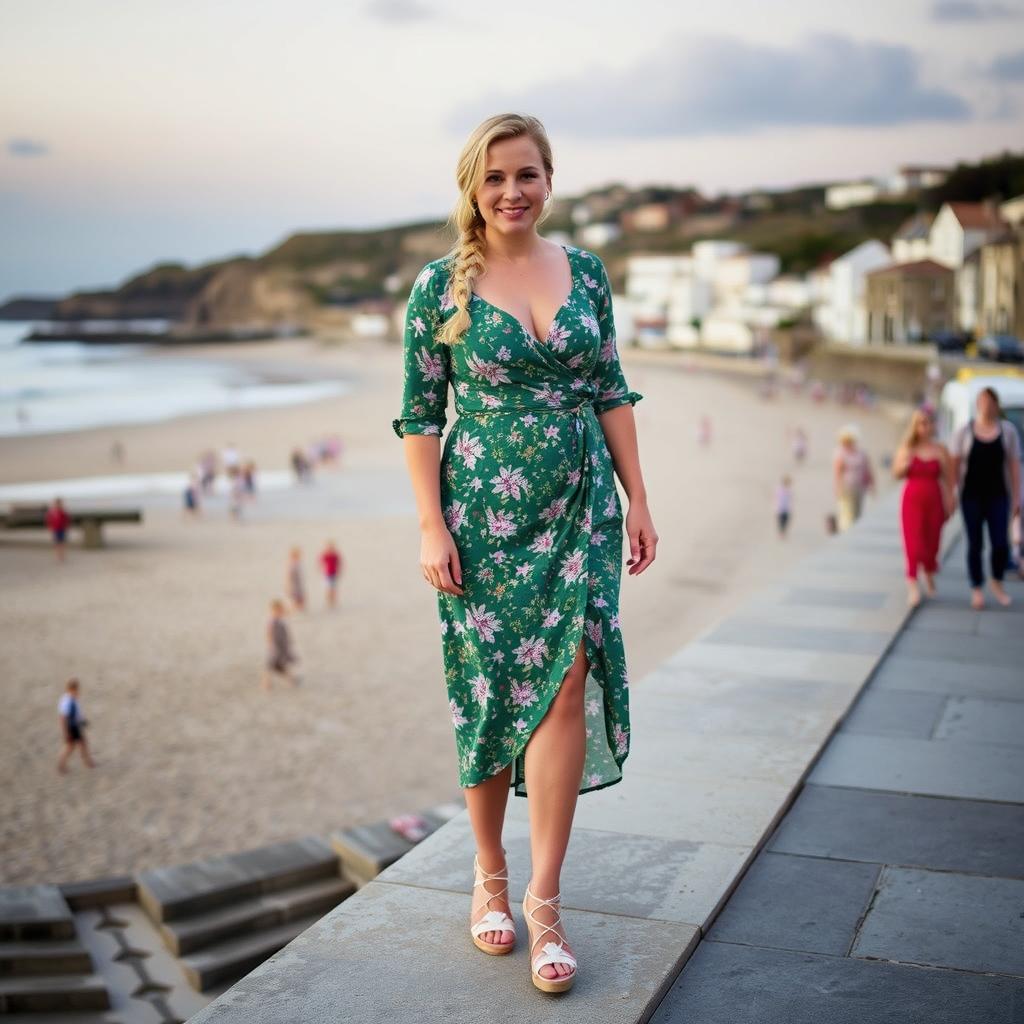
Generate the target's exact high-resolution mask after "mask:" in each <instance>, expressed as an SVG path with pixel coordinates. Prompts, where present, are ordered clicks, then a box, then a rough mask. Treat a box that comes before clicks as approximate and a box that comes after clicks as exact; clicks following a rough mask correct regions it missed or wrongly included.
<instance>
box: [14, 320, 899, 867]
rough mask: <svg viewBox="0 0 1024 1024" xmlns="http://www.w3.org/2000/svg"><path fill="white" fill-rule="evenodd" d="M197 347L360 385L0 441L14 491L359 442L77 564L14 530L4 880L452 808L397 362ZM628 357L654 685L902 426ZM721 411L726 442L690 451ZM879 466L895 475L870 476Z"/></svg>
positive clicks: (627, 581)
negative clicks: (323, 557) (278, 482)
mask: <svg viewBox="0 0 1024 1024" xmlns="http://www.w3.org/2000/svg"><path fill="white" fill-rule="evenodd" d="M188 354H190V355H194V356H196V357H197V358H217V359H222V358H229V359H238V360H246V361H248V362H249V363H253V364H258V365H260V366H262V367H264V368H266V367H277V368H280V369H283V370H287V369H289V368H301V370H302V372H303V373H305V374H307V375H308V374H313V375H315V374H318V373H320V374H330V375H338V374H340V375H342V376H345V377H348V378H349V379H350V380H352V382H353V384H354V391H353V392H352V393H351V394H347V395H343V396H338V397H335V398H330V399H326V400H322V401H318V402H314V403H308V404H304V405H298V406H292V407H286V408H276V409H273V410H243V411H231V412H220V413H214V414H206V415H200V416H191V417H183V418H179V419H176V420H173V421H167V422H164V423H156V424H149V425H142V426H133V427H130V428H104V429H94V430H87V431H80V432H75V433H67V434H54V435H46V436H37V437H27V438H23V439H4V440H0V483H12V482H20V481H29V480H46V479H58V478H65V477H80V476H86V475H94V474H95V475H107V474H110V473H112V472H132V473H135V472H151V471H153V472H156V471H174V470H184V469H188V468H190V467H191V466H192V464H193V463H194V461H195V458H196V456H197V454H198V453H199V451H200V450H202V449H203V448H205V447H208V446H211V445H212V446H215V447H217V448H218V449H219V448H220V447H221V446H222V445H223V444H225V443H226V442H228V441H232V442H234V443H235V444H236V445H237V446H238V447H239V449H240V450H241V451H242V452H244V453H245V454H247V455H251V456H252V457H254V458H255V459H256V461H257V463H258V464H259V465H260V466H261V467H262V468H264V469H275V470H282V469H284V468H286V466H287V458H288V453H289V451H290V450H291V448H292V447H293V446H294V445H295V444H296V443H304V442H307V441H309V440H311V439H312V438H313V437H316V436H318V435H320V434H324V433H332V432H337V433H338V434H340V435H341V437H342V438H343V440H344V443H345V454H344V458H343V463H342V466H341V468H339V469H338V470H337V471H328V470H324V471H323V472H322V473H321V474H320V476H319V478H318V481H317V482H316V483H315V484H314V485H313V486H311V487H300V486H295V487H291V488H289V489H287V490H284V491H280V492H274V493H268V494H265V495H263V496H261V497H260V498H259V500H258V501H257V502H256V503H255V504H254V506H253V507H252V508H251V509H248V510H247V512H246V515H245V520H244V521H243V522H241V523H236V522H232V521H230V519H229V517H228V515H227V511H226V508H225V504H224V502H223V500H221V499H217V500H215V501H212V502H211V503H210V505H209V507H208V508H207V509H206V510H205V513H204V516H203V517H202V519H201V520H199V521H196V522H188V521H185V520H184V519H183V516H182V513H181V511H180V509H179V507H178V503H177V501H176V500H173V499H168V498H163V499H157V498H154V499H149V500H147V501H146V502H144V507H145V521H144V524H143V525H142V526H141V527H140V526H134V527H133V526H123V527H115V528H112V529H109V530H108V537H109V546H108V547H106V548H105V549H102V550H99V551H84V550H82V549H80V548H79V547H78V546H77V544H76V545H73V546H72V547H71V548H70V550H69V557H68V560H67V562H66V563H65V564H63V565H58V564H56V563H55V560H54V559H53V557H52V553H51V551H50V550H49V548H48V545H47V542H46V540H45V538H44V537H42V536H41V535H35V536H29V535H23V536H12V535H7V536H4V535H0V576H2V580H3V587H2V590H0V639H2V644H0V700H2V706H3V709H4V713H3V715H2V716H0V776H2V778H3V779H4V786H3V789H2V792H0V852H2V856H0V879H2V881H3V882H6V883H15V882H39V881H51V882H65V881H72V880H79V879H87V878H94V877H98V876H102V875H112V874H119V873H127V872H131V871H133V870H136V869H140V868H145V867H150V866H157V865H164V864H171V863H177V862H180V861H186V860H192V859H195V858H198V857H202V856H208V855H214V854H219V853H228V852H231V851H235V850H239V849H244V848H247V847H252V846H257V845H260V844H263V843H268V842H272V841H275V840H280V839H289V838H295V837H298V836H302V835H307V834H310V833H318V834H327V833H329V832H330V831H331V830H333V829H336V828H339V827H342V826H345V825H350V824H357V823H362V822H368V821H375V820H378V819H380V818H382V817H385V816H388V815H391V814H396V813H400V812H403V811H408V810H415V809H418V808H421V807H425V806H429V805H431V804H434V803H438V802H441V801H446V800H450V799H453V798H454V799H458V798H459V797H460V795H461V791H460V790H459V788H458V783H457V775H456V770H455V745H454V738H453V734H452V725H451V720H450V717H449V713H448V706H447V696H446V694H445V692H444V689H443V677H442V673H441V648H440V639H439V635H438V626H437V610H436V598H435V594H434V592H433V591H432V590H431V589H429V587H428V586H427V584H426V583H424V581H423V579H422V577H421V575H420V572H419V567H418V550H419V536H418V530H417V527H416V521H415V515H414V506H413V502H412V496H411V492H410V490H409V487H408V482H407V478H406V476H405V468H404V459H403V449H402V443H401V441H399V439H398V438H397V437H396V436H395V435H394V433H393V432H392V429H391V422H390V421H391V418H392V417H393V416H395V415H397V411H398V402H399V394H400V386H401V365H400V350H399V348H398V347H397V346H393V345H392V346H389V345H385V344H381V343H377V342H359V343H351V344H348V345H343V346H337V347H326V346H323V345H321V344H319V343H318V342H316V341H314V340H305V339H296V340H289V341H280V342H273V343H265V344H245V345H238V346H231V347H223V346H221V347H213V348H209V347H203V348H196V349H195V350H193V351H192V352H190V353H188ZM154 358H156V359H159V358H161V356H160V354H156V355H154ZM623 365H624V368H625V371H626V375H627V379H628V380H629V383H630V386H631V387H632V388H633V389H634V390H637V391H640V392H641V393H642V394H644V396H645V398H644V400H643V401H642V402H640V403H639V404H638V405H637V406H636V410H635V412H636V419H637V427H638V432H639V438H640V452H641V460H642V463H643V466H644V470H645V476H646V479H647V486H648V491H649V500H650V504H651V507H652V511H653V515H654V519H655V524H656V526H657V528H658V531H659V533H660V535H661V544H660V554H659V557H658V559H657V561H656V562H655V563H654V565H652V566H651V567H650V569H649V570H648V571H647V572H646V573H644V574H642V575H641V576H639V577H629V576H627V575H625V574H624V576H623V585H622V598H621V609H622V621H623V633H624V637H625V641H626V645H627V652H628V659H629V669H630V675H631V679H632V682H633V685H642V681H643V676H644V675H645V674H646V673H648V672H649V671H651V670H652V669H653V668H655V667H656V666H657V665H658V663H659V662H660V661H662V660H663V659H664V658H666V657H667V656H668V655H670V654H671V653H672V652H674V651H675V650H676V649H678V648H679V647H680V646H682V645H683V644H685V643H686V642H687V641H688V640H690V639H692V638H693V637H694V636H695V635H696V634H697V633H699V632H700V631H701V630H702V629H704V628H705V627H707V626H708V625H709V624H711V623H712V622H714V621H715V620H717V619H718V618H720V617H721V616H722V615H724V614H726V613H727V612H728V611H729V610H730V609H731V608H733V607H735V606H736V605H737V604H738V603H739V602H740V601H741V600H742V598H743V597H744V595H746V594H747V593H749V592H750V590H751V589H753V588H755V587H757V586H758V585H760V584H762V583H765V582H768V581H770V580H771V579H773V578H775V577H777V576H778V575H779V574H780V573H781V572H782V571H784V570H785V569H786V567H787V566H788V565H789V564H790V563H791V562H792V561H793V560H795V559H797V558H799V557H800V556H801V555H802V554H804V553H806V552H808V551H810V550H812V549H813V548H815V547H817V546H818V545H820V544H823V543H826V542H827V538H826V536H825V533H824V528H823V522H824V517H825V514H826V513H827V512H828V511H830V510H831V503H832V502H831V485H830V477H829V461H830V456H831V450H832V444H833V438H834V436H835V432H836V430H837V429H838V427H839V426H840V425H841V424H843V423H845V422H847V421H849V420H851V419H852V420H854V421H856V422H857V423H859V425H860V426H861V429H862V432H863V437H864V442H865V447H866V448H867V450H868V451H869V452H870V453H871V454H872V456H873V457H875V458H876V460H877V459H878V458H879V457H881V456H882V455H885V454H888V453H889V452H890V451H891V450H892V448H893V447H894V445H895V443H896V440H897V438H898V435H899V431H900V429H901V427H902V424H901V423H900V422H898V417H896V416H893V415H892V414H891V411H890V412H887V411H884V410H875V411H870V412H865V411H861V410H857V411H853V410H851V409H849V408H844V407H841V406H839V405H838V404H835V403H831V402H830V403H825V404H823V405H816V404H814V403H812V402H811V401H810V400H809V399H807V398H804V397H786V398H782V397H780V398H777V399H775V400H766V399H763V398H761V397H759V396H758V393H757V390H756V387H755V385H754V382H753V381H752V380H751V379H749V378H747V377H745V376H744V375H743V374H736V373H732V374H717V373H711V372H707V371H703V370H696V369H693V368H689V369H687V368H685V367H683V366H682V361H681V360H680V358H679V356H678V355H677V354H673V353H656V352H634V351H627V352H624V353H623ZM737 368H739V366H738V364H737ZM705 412H707V413H710V414H711V415H712V416H713V422H714V436H713V441H712V444H711V445H710V446H709V447H708V448H701V447H700V446H699V445H698V444H697V440H696V436H697V420H698V417H699V416H700V415H701V414H702V413H705ZM797 423H800V424H802V425H803V426H804V427H805V428H806V429H807V430H808V432H809V434H810V439H811V442H810V453H809V456H808V459H807V461H806V462H805V464H803V465H801V466H797V465H796V464H795V463H794V461H793V458H792V456H791V454H790V448H789V437H788V433H787V432H788V431H789V430H790V429H791V428H792V426H793V425H795V424H797ZM115 439H119V440H120V441H121V442H122V444H123V445H124V447H125V452H126V459H125V462H124V464H123V465H121V466H115V465H114V464H113V463H112V461H111V457H110V448H111V444H112V442H113V441H114V440H115ZM785 471H789V472H791V473H792V474H793V477H794V491H795V498H794V514H793V521H792V524H791V532H790V536H789V538H788V540H786V541H780V540H779V539H778V538H777V537H776V535H775V524H774V516H773V509H772V500H773V491H774V487H775V484H776V482H777V480H778V478H779V476H780V474H781V473H783V472H785ZM878 477H879V482H880V485H881V487H883V488H885V487H887V486H891V483H890V482H889V481H888V480H887V478H886V474H885V473H884V471H882V470H881V469H879V472H878ZM111 503H112V504H122V505H123V504H137V502H132V501H118V502H111ZM90 504H93V503H92V502H90ZM327 538H333V539H334V540H335V541H336V542H337V543H338V545H339V546H340V548H341V550H342V552H343V555H344V557H345V559H346V567H345V572H344V576H343V578H342V585H341V600H340V605H339V607H338V608H337V609H336V610H334V611H330V610H328V609H326V608H325V607H324V600H323V592H322V587H321V586H320V581H319V579H318V576H317V573H316V565H315V561H314V556H315V554H316V553H317V552H318V551H319V550H320V548H321V546H322V544H323V542H324V541H325V540H326V539H327ZM292 545H299V546H301V547H302V549H303V552H304V556H305V565H306V575H307V583H308V590H309V593H310V599H311V605H310V608H309V610H307V611H305V612H301V613H295V614H293V615H291V616H290V618H289V623H290V625H291V628H292V630H293V634H294V638H295V643H296V647H297V650H298V652H299V653H300V655H301V657H302V665H301V669H302V672H303V681H302V684H301V686H299V687H298V688H297V689H289V688H286V687H285V686H282V685H277V686H275V688H274V689H273V690H272V691H271V692H270V693H264V692H262V691H261V690H260V688H259V680H260V673H261V666H262V661H263V630H264V624H265V617H266V607H267V603H268V601H269V600H270V598H272V597H274V596H276V595H282V594H283V592H284V575H285V564H286V556H287V552H288V549H289V548H290V547H291V546H292ZM893 572H894V573H898V572H901V567H900V566H899V565H897V564H894V565H893ZM70 675H76V676H78V677H79V679H80V680H81V681H82V687H83V689H82V706H83V710H84V712H85V714H86V715H87V717H88V719H89V720H90V723H91V724H90V727H89V736H90V739H91V742H92V747H93V753H94V756H95V758H96V760H97V765H98V766H97V767H96V769H94V770H92V771H89V770H87V769H86V768H85V767H84V766H83V765H82V763H81V761H80V760H78V759H77V757H76V759H74V760H73V761H72V762H71V771H70V773H69V774H68V775H65V776H59V775H58V774H57V772H56V769H55V764H56V756H57V753H58V750H59V745H60V743H59V723H58V716H57V710H56V706H57V701H58V698H59V696H60V694H61V691H62V689H63V683H64V681H65V680H66V678H67V677H68V676H70ZM633 742H634V743H642V742H643V737H642V735H634V737H633ZM625 770H626V771H627V772H628V771H629V762H628V760H627V762H626V766H625Z"/></svg>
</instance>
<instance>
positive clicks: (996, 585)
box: [988, 580, 1013, 608]
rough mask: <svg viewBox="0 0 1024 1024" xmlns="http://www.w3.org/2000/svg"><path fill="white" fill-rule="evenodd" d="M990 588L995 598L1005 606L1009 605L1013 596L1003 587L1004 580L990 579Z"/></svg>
mask: <svg viewBox="0 0 1024 1024" xmlns="http://www.w3.org/2000/svg"><path fill="white" fill-rule="evenodd" d="M988 589H989V590H991V591H992V593H993V595H994V596H995V599H996V600H997V601H998V602H999V603H1000V604H1001V605H1002V606H1003V607H1004V608H1006V607H1008V606H1009V605H1010V604H1011V603H1012V602H1013V598H1012V597H1010V595H1009V594H1008V593H1007V592H1006V590H1005V589H1004V588H1003V581H1002V580H989V581H988Z"/></svg>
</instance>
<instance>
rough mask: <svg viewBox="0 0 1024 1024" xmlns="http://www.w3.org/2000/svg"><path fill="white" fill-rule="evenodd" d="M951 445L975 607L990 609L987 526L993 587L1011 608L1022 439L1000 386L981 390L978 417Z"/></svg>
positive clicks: (965, 426)
mask: <svg viewBox="0 0 1024 1024" xmlns="http://www.w3.org/2000/svg"><path fill="white" fill-rule="evenodd" d="M950 447H951V448H952V452H953V476H954V479H955V480H956V481H957V485H958V487H959V489H960V512H961V514H962V515H963V518H964V528H965V530H966V532H967V572H968V574H969V575H970V578H971V607H972V608H974V609H977V610H979V611H980V610H981V609H982V608H984V607H985V594H984V591H983V590H982V586H983V585H984V583H985V572H984V570H983V568H982V548H983V541H982V531H983V529H984V528H985V527H986V526H987V527H988V542H989V546H990V548H991V554H990V567H991V570H992V578H991V579H990V580H989V584H988V585H989V589H990V590H991V591H992V594H993V596H994V597H995V599H996V600H997V601H998V602H999V603H1000V604H1001V605H1003V606H1004V607H1005V606H1006V605H1008V604H1010V595H1009V594H1007V592H1006V589H1005V588H1004V587H1003V575H1004V574H1005V572H1006V563H1007V560H1008V556H1009V527H1010V520H1011V519H1012V518H1013V516H1015V515H1017V514H1018V513H1019V512H1020V451H1021V440H1020V435H1019V434H1018V433H1017V428H1016V427H1015V426H1014V425H1013V424H1012V423H1011V422H1010V421H1009V420H1007V419H1004V418H1003V413H1002V409H1001V408H1000V405H999V395H998V394H997V393H996V391H995V389H994V388H982V390H981V391H979V392H978V397H977V399H976V400H975V416H974V417H973V419H971V420H969V421H968V422H967V423H965V424H964V425H963V426H962V427H960V428H959V429H958V430H957V431H956V432H955V433H954V434H953V438H952V443H951V445H950Z"/></svg>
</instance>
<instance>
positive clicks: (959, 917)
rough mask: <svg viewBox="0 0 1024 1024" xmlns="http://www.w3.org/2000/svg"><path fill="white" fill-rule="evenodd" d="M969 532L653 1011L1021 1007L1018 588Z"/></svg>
mask: <svg viewBox="0 0 1024 1024" xmlns="http://www.w3.org/2000/svg"><path fill="white" fill-rule="evenodd" d="M962 547H963V546H962V543H957V545H956V547H955V549H954V550H953V551H952V552H951V554H950V556H949V557H948V558H947V559H946V561H945V564H944V565H943V568H942V571H941V573H940V576H939V586H940V590H941V593H940V595H939V596H938V597H937V598H935V599H933V600H930V601H927V602H926V603H925V604H924V605H922V606H921V607H920V608H919V609H918V610H917V611H916V612H915V613H914V614H913V616H912V617H911V619H910V621H909V623H908V624H907V626H906V627H905V628H904V629H903V631H902V632H901V633H900V635H899V636H898V637H897V639H896V641H895V643H894V644H893V646H892V647H891V649H890V650H889V652H888V653H887V654H886V656H885V658H884V660H883V661H882V663H881V665H880V666H879V667H878V669H877V671H876V672H875V673H874V675H873V676H872V678H871V680H870V682H869V684H868V685H867V687H865V689H864V691H863V692H862V694H861V695H860V697H859V699H858V700H857V702H856V704H855V705H854V707H853V708H852V709H851V711H850V713H849V714H848V715H847V716H846V717H845V718H844V719H843V722H842V724H841V727H840V729H839V730H838V732H837V733H836V734H835V735H834V736H833V738H832V739H831V740H830V742H829V743H828V744H827V745H826V747H825V749H824V751H823V753H822V755H821V757H820V758H819V759H818V761H817V762H816V764H815V766H814V768H813V770H812V771H811V773H810V775H809V776H808V778H807V780H806V785H805V786H804V788H803V789H802V791H801V792H800V795H799V796H798V798H797V800H796V801H795V803H794V805H793V806H792V808H791V809H790V810H789V812H788V813H787V814H786V815H785V817H784V818H783V819H782V821H781V822H780V823H779V825H778V827H777V828H776V829H775V831H774V832H773V834H772V836H771V838H770V839H769V841H768V843H767V844H766V846H765V848H764V849H763V850H762V851H761V852H760V854H759V855H758V856H757V858H756V859H755V860H754V862H753V864H752V866H751V867H750V869H749V871H748V872H747V873H746V875H745V876H744V878H743V880H742V881H741V883H740V884H739V886H738V887H737V889H736V891H735V892H734V894H733V895H732V896H731V898H730V899H729V901H728V902H727V903H726V905H725V907H724V909H723V910H722V912H721V913H720V914H719V915H718V917H717V918H716V919H715V921H714V923H713V925H712V927H711V928H710V931H709V932H708V934H707V936H706V938H705V939H704V940H703V941H702V942H701V943H700V944H699V946H698V947H697V949H696V951H695V953H694V955H693V956H692V957H691V958H690V960H689V961H688V962H687V964H686V965H685V967H684V968H683V971H682V973H681V974H680V976H679V978H678V979H677V981H676V982H675V984H674V985H673V986H672V988H671V990H670V991H669V993H668V995H667V996H666V997H665V999H664V1000H663V1002H662V1003H661V1006H660V1007H659V1008H658V1010H657V1012H656V1013H655V1014H654V1016H653V1018H652V1022H653V1024H682V1022H683V1021H686V1022H691V1021H699V1022H700V1024H755V1022H756V1024H772V1022H775V1021H778V1022H785V1024H821V1022H824V1021H828V1022H829V1024H875V1022H883V1021H884V1022H890V1021H891V1022H894V1024H895V1022H899V1024H918V1022H920V1024H1020V1022H1021V1021H1024V586H1022V585H1021V584H1020V583H1019V582H1015V581H1012V580H1011V581H1008V590H1009V591H1010V593H1011V594H1012V595H1013V596H1014V597H1015V599H1016V600H1015V603H1014V605H1013V606H1011V607H1010V608H1008V609H1004V608H1000V607H998V606H997V605H996V604H995V602H994V601H993V600H992V599H991V598H989V607H988V609H987V610H986V611H984V612H981V613H978V612H973V611H971V610H970V609H969V608H968V606H967V600H968V595H969V584H968V582H967V577H966V569H965V566H964V555H963V550H962Z"/></svg>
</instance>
